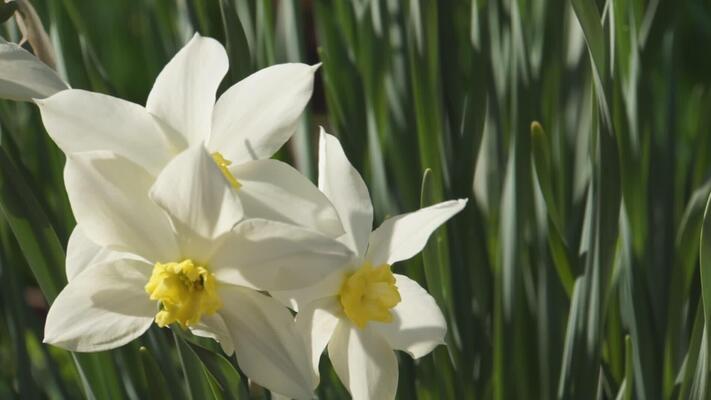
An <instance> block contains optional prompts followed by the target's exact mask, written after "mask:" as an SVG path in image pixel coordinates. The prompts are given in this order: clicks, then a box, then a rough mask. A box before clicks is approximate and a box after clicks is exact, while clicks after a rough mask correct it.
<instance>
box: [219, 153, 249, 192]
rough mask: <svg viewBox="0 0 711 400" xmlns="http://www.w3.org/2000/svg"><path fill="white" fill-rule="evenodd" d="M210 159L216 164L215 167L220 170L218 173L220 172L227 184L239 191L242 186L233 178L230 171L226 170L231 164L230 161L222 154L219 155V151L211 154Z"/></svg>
mask: <svg viewBox="0 0 711 400" xmlns="http://www.w3.org/2000/svg"><path fill="white" fill-rule="evenodd" d="M212 159H213V161H215V164H217V167H218V168H219V169H220V171H222V175H224V176H225V179H227V182H229V183H230V185H232V187H233V188H235V189H239V188H240V186H242V184H240V183H239V181H238V180H237V178H235V176H234V175H232V173H231V172H230V170H229V169H228V168H227V167H228V166H230V165H231V164H232V161H230V160H228V159H226V158H225V157H223V156H222V153H220V152H219V151H216V152H214V153H212Z"/></svg>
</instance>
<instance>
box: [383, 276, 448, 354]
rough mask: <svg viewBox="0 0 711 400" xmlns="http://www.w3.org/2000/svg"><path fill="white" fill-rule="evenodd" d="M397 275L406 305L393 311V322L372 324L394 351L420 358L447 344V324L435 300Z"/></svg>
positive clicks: (398, 285) (398, 306)
mask: <svg viewBox="0 0 711 400" xmlns="http://www.w3.org/2000/svg"><path fill="white" fill-rule="evenodd" d="M394 275H395V280H396V285H397V289H398V291H399V292H400V297H401V298H402V301H401V302H400V303H398V305H396V306H395V307H394V308H393V309H392V313H393V317H394V318H393V321H392V322H391V323H387V324H384V323H380V322H371V324H372V325H373V329H374V330H376V331H377V332H378V333H380V334H381V335H382V336H383V337H384V338H385V340H387V341H388V343H389V344H390V347H392V348H393V349H396V350H402V351H406V352H408V353H409V354H410V355H411V356H412V357H413V358H420V357H422V356H424V355H427V354H429V353H430V352H431V351H432V350H433V349H434V348H435V347H437V346H438V345H440V344H444V336H445V335H446V334H447V322H446V321H445V319H444V315H442V311H441V310H440V309H439V307H438V306H437V303H436V302H435V300H434V298H433V297H432V296H430V294H429V293H427V291H426V290H425V289H423V288H422V287H421V286H420V285H418V284H417V282H415V281H413V280H412V279H410V278H408V277H406V276H404V275H398V274H394Z"/></svg>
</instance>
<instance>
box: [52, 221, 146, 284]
mask: <svg viewBox="0 0 711 400" xmlns="http://www.w3.org/2000/svg"><path fill="white" fill-rule="evenodd" d="M121 258H136V256H135V255H133V254H131V253H124V252H120V251H113V250H111V249H108V248H106V247H101V246H99V245H98V244H96V243H94V242H92V241H91V240H89V238H87V237H86V235H85V234H84V232H82V230H81V228H79V225H77V226H76V227H74V230H73V231H72V234H71V235H70V236H69V242H68V243H67V262H66V264H67V266H66V274H67V280H68V281H71V280H72V279H74V277H75V276H77V275H79V273H80V272H82V271H83V270H85V269H86V268H88V267H90V266H93V265H98V264H103V263H106V262H109V261H115V260H118V259H121Z"/></svg>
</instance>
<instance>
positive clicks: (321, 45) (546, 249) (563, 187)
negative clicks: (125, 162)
mask: <svg viewBox="0 0 711 400" xmlns="http://www.w3.org/2000/svg"><path fill="white" fill-rule="evenodd" d="M20 3H22V2H18V4H20ZM33 4H34V5H35V6H36V8H37V11H38V14H39V16H40V17H41V18H42V20H43V22H44V24H45V26H46V27H47V28H48V31H49V33H50V37H51V38H52V42H53V44H54V47H55V49H56V52H57V57H56V63H57V68H58V69H59V71H60V73H62V74H64V75H65V76H66V78H67V79H68V81H69V82H70V83H71V84H72V86H73V87H76V88H87V89H91V90H94V91H99V92H104V93H109V94H114V95H117V96H118V97H121V98H126V99H130V100H133V101H135V102H137V103H141V104H142V103H144V101H145V97H146V95H147V93H148V90H149V88H150V86H151V83H152V81H153V79H154V78H155V76H156V75H157V73H158V72H159V70H160V68H161V66H162V65H164V64H165V62H166V61H167V60H168V59H169V58H170V56H171V55H172V54H173V53H174V52H175V51H176V50H177V49H178V48H179V47H180V45H181V44H182V43H184V42H185V41H186V39H187V38H188V37H189V36H190V34H191V33H192V31H193V30H197V31H199V32H201V33H202V34H203V35H207V36H212V37H215V38H216V39H218V40H219V41H220V42H222V43H223V44H225V45H226V47H227V49H228V53H229V57H230V65H231V66H232V69H231V75H229V76H228V77H227V79H226V80H225V82H224V85H223V88H224V87H228V85H229V84H231V83H234V82H236V81H237V80H239V79H240V78H242V77H244V76H246V75H247V74H249V73H250V72H252V71H254V70H256V69H257V68H260V67H264V66H267V65H270V64H273V63H275V62H284V61H297V60H298V61H306V62H311V63H314V62H317V61H319V60H320V61H322V62H323V66H322V68H321V72H320V74H321V78H322V85H320V86H317V91H318V92H320V93H322V95H319V94H317V95H316V97H315V99H314V100H313V101H312V110H311V111H312V112H310V113H308V115H307V116H306V117H305V118H304V120H303V121H302V125H301V129H300V131H299V133H298V134H297V135H296V136H295V138H294V139H293V140H292V142H291V143H290V146H289V149H288V150H287V151H284V152H283V154H281V155H280V156H281V157H283V158H285V159H289V160H291V161H293V162H294V163H295V165H297V166H298V167H299V168H300V169H301V170H302V171H303V172H304V173H305V174H306V175H307V176H311V177H313V176H314V171H315V168H314V163H315V157H314V137H313V136H312V134H313V132H316V130H315V129H313V126H314V125H315V124H316V123H319V124H323V125H326V126H328V128H329V131H331V132H334V133H337V134H338V135H339V137H340V138H341V141H342V143H343V145H344V147H345V149H346V152H347V153H348V155H349V157H350V159H351V160H352V161H353V163H354V165H355V166H356V168H358V169H359V170H360V171H361V172H362V173H363V175H364V176H365V177H366V180H367V181H368V184H369V187H370V188H371V192H372V197H373V201H374V203H375V207H376V219H377V220H382V219H383V218H384V217H385V216H387V215H392V214H396V213H399V212H401V211H409V210H413V209H415V208H417V207H418V206H420V205H427V204H431V203H433V202H437V201H440V200H442V199H445V198H461V197H470V198H473V199H475V201H471V202H470V203H469V206H468V207H467V208H466V209H465V210H464V212H463V214H462V215H460V216H459V217H458V218H456V219H455V220H453V222H452V223H450V224H449V226H448V229H447V230H444V229H442V230H440V232H438V234H437V235H436V236H434V237H433V239H432V240H431V242H430V244H429V245H428V247H427V249H426V250H425V252H424V253H423V256H422V257H417V258H416V259H414V260H412V261H410V262H408V263H405V265H403V266H401V268H405V269H407V273H408V275H410V276H412V277H413V278H414V279H416V280H418V281H419V282H421V283H423V284H426V286H427V288H428V290H429V291H430V292H431V293H432V294H433V296H434V297H435V298H436V299H437V301H438V303H439V305H440V306H441V307H442V309H443V310H444V312H445V315H446V316H447V319H448V323H449V327H450V330H449V334H448V343H449V346H448V347H439V348H438V349H437V350H436V351H435V352H434V353H433V355H431V356H428V357H426V358H424V359H422V360H420V361H419V362H417V365H415V364H414V363H413V361H411V360H410V359H409V358H407V357H402V358H401V360H400V361H401V365H400V368H401V373H400V384H399V389H398V390H399V396H400V397H401V398H423V399H427V398H494V399H508V398H544V399H548V398H556V397H557V398H576V399H586V398H626V399H630V398H642V399H647V398H648V399H662V398H664V399H677V398H678V399H686V398H706V397H707V396H711V389H710V388H709V387H708V386H709V382H711V379H710V376H709V371H711V353H709V352H710V351H711V350H709V341H710V340H711V337H709V335H711V330H710V329H707V326H708V325H709V324H710V323H711V273H710V272H709V271H711V270H709V268H711V266H710V265H709V264H708V263H709V262H711V218H710V219H709V221H707V222H706V223H704V210H705V208H704V207H705V205H706V202H707V201H706V200H707V198H708V195H709V192H710V191H711V182H710V181H708V177H709V170H710V167H711V157H709V156H708V154H711V153H709V151H708V149H709V143H710V139H711V113H709V112H708V110H709V109H711V92H710V91H709V88H710V87H711V73H709V71H711V57H710V56H709V54H708V52H707V51H705V50H706V48H705V46H706V45H707V44H708V43H710V42H711V30H709V26H711V8H710V7H709V6H708V4H707V3H705V2H703V1H701V0H685V1H677V2H671V1H660V0H608V1H594V0H536V1H527V0H519V1H508V0H501V1H495V0H488V1H487V0H462V1H437V0H413V1H408V2H404V1H400V2H398V1H375V0H353V1H350V2H346V1H333V2H332V1H325V0H313V1H291V0H279V1H270V0H249V1H241V0H219V1H208V0H186V1H179V2H175V1H169V0H155V1H137V2H135V1H131V2H129V1H125V2H79V1H76V0H44V1H39V0H38V1H35V2H33ZM4 27H5V30H6V32H4V35H3V36H5V37H6V38H8V39H17V40H19V37H18V36H17V35H18V34H17V30H16V29H15V28H14V27H13V26H12V22H11V21H10V22H8V23H6V24H5V25H4ZM17 40H15V41H17ZM316 51H317V53H316ZM532 121H540V123H535V124H531V123H532ZM0 128H1V129H2V131H1V133H2V136H1V139H2V140H1V142H0V143H1V147H0V208H1V210H2V217H3V218H2V222H1V223H0V239H1V240H0V245H1V246H0V281H2V283H3V285H2V286H3V290H0V305H1V306H2V314H0V397H2V398H6V397H7V398H11V397H12V396H19V397H22V398H32V397H35V396H48V397H52V398H70V397H75V396H78V395H79V393H82V394H84V395H86V396H87V397H95V398H101V399H104V398H106V399H108V398H125V397H128V398H140V397H143V396H144V395H145V394H146V393H150V394H151V395H152V397H156V398H160V397H159V396H166V395H170V396H173V397H175V398H186V397H188V398H189V397H192V398H223V397H224V398H235V397H237V398H238V397H248V396H252V397H260V396H268V394H266V393H262V392H260V391H259V390H252V391H251V392H250V391H249V387H248V385H246V384H244V383H245V380H244V379H242V378H241V377H240V375H239V372H238V371H237V370H236V369H235V368H234V366H233V363H232V360H229V359H226V358H225V357H222V356H220V355H219V353H218V352H217V349H215V348H214V346H212V344H210V343H206V342H203V341H198V340H197V339H195V338H193V337H187V336H186V337H182V336H180V335H179V336H176V337H174V338H173V337H170V336H167V335H166V332H165V331H161V330H159V329H157V328H152V329H151V330H150V331H149V333H148V334H147V335H146V336H145V337H144V338H142V339H141V340H140V341H138V342H136V343H132V344H129V345H127V346H125V347H123V348H121V349H118V350H114V351H111V352H105V353H99V354H91V355H84V354H82V355H79V354H70V353H67V352H63V351H61V350H58V349H55V348H50V347H47V346H44V345H42V344H41V343H40V342H41V338H42V325H43V324H42V319H43V316H42V313H43V312H44V311H45V310H46V305H45V304H43V301H42V297H43V296H42V294H43V295H44V299H46V300H47V301H48V302H51V301H52V299H53V298H54V296H55V295H56V294H57V293H58V291H59V289H60V288H61V287H62V286H63V285H64V283H65V280H64V274H63V259H64V254H63V247H62V245H63V244H64V243H66V238H67V235H68V233H69V232H70V231H71V227H72V226H73V224H74V222H73V220H72V217H71V215H72V214H71V211H70V209H69V206H68V202H67V199H66V198H65V194H64V190H63V184H62V167H63V163H64V160H63V158H62V155H61V152H59V151H58V150H57V149H56V148H55V147H54V145H53V144H52V143H51V141H50V140H49V139H48V137H47V135H46V134H45V133H44V130H43V128H42V125H41V122H40V120H39V116H38V112H37V111H36V109H35V108H34V107H33V106H30V105H26V104H17V103H12V102H3V103H1V104H0ZM425 170H428V172H427V173H425V175H424V178H423V175H422V172H423V171H425ZM702 230H703V231H704V232H705V234H704V235H703V239H702V240H701V241H700V236H701V231H702ZM700 244H701V245H700ZM699 253H701V257H700V258H699ZM37 287H39V289H40V290H41V291H38V290H37V289H36V288H37ZM213 350H214V351H215V352H213ZM325 360H326V359H324V361H325ZM322 369H323V371H322V375H321V376H322V381H323V382H322V384H321V387H320V389H319V394H320V395H321V397H323V398H341V397H343V396H344V395H345V392H344V389H343V388H342V387H341V386H340V384H339V383H338V381H337V379H336V378H335V377H334V375H333V373H332V372H331V371H330V366H329V365H328V363H327V362H322ZM37 382H41V383H42V385H37ZM252 389H255V388H252Z"/></svg>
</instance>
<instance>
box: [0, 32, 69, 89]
mask: <svg viewBox="0 0 711 400" xmlns="http://www.w3.org/2000/svg"><path fill="white" fill-rule="evenodd" d="M67 88H69V85H68V84H67V83H66V82H64V81H63V80H62V78H60V77H59V75H57V73H56V72H54V70H52V68H50V67H48V66H47V65H46V64H45V63H43V62H42V61H40V60H39V59H38V58H37V57H35V56H34V55H32V54H30V52H28V51H27V50H25V49H23V48H22V47H20V46H18V45H16V44H15V43H9V42H5V41H2V43H0V98H3V99H9V100H17V101H31V100H32V99H43V98H45V97H49V96H51V95H53V94H55V93H57V92H59V91H60V90H64V89H67Z"/></svg>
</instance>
